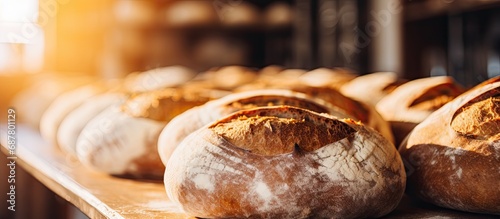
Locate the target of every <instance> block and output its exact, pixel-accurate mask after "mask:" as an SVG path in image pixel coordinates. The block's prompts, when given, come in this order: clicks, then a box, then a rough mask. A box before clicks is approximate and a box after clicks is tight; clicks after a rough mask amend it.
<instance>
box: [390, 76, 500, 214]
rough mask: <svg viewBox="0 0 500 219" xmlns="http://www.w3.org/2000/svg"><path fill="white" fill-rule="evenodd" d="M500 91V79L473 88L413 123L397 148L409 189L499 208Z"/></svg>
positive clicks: (472, 206)
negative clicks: (403, 161) (405, 138)
mask: <svg viewBox="0 0 500 219" xmlns="http://www.w3.org/2000/svg"><path fill="white" fill-rule="evenodd" d="M499 95H500V83H499V82H497V83H491V84H487V85H484V86H483V85H482V86H480V87H476V88H473V90H471V91H469V92H467V93H464V95H461V96H459V97H457V98H456V99H455V100H453V101H452V102H450V103H448V104H447V105H445V106H443V107H441V108H440V109H438V110H437V111H435V112H434V113H433V114H432V115H430V116H429V117H428V118H427V119H426V120H425V121H424V122H422V123H421V124H419V125H418V126H417V127H415V129H414V130H413V131H412V133H411V134H410V135H409V136H408V139H407V141H405V142H403V144H402V145H401V147H400V148H399V151H400V153H401V155H402V157H403V158H404V159H405V160H406V165H407V169H408V170H409V172H408V191H409V192H410V193H411V194H414V195H416V196H418V197H420V198H422V199H423V200H425V201H427V202H430V203H433V204H436V205H439V206H442V207H447V208H452V209H456V210H461V211H469V212H476V213H489V214H500V205H499V203H500V187H499V184H498V182H500V135H499V134H498V127H499V126H500V117H499V113H498V110H499V108H500V106H499V105H498V96H499ZM495 130H497V131H495ZM495 132H496V133H495Z"/></svg>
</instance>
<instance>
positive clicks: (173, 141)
mask: <svg viewBox="0 0 500 219" xmlns="http://www.w3.org/2000/svg"><path fill="white" fill-rule="evenodd" d="M279 105H287V106H295V107H301V108H305V109H309V110H312V111H315V112H319V113H329V114H332V115H335V116H337V117H340V118H348V117H349V116H348V114H346V113H344V111H343V110H342V109H340V108H337V107H334V106H332V105H330V104H328V103H326V102H324V101H322V100H320V99H315V98H312V97H310V96H308V95H305V94H302V93H298V92H293V91H288V90H256V91H247V92H241V93H235V94H230V95H227V96H225V97H223V98H220V99H217V100H213V101H210V102H208V103H206V104H204V105H202V106H199V107H195V108H193V109H190V110H187V111H186V112H184V113H182V114H180V115H179V116H177V117H176V118H174V119H173V120H172V121H171V122H169V123H168V124H167V126H165V128H164V129H163V131H162V133H161V134H160V137H159V139H158V151H159V153H160V157H161V159H162V161H163V163H164V164H166V163H167V162H168V159H169V158H170V156H171V155H172V152H173V151H174V150H175V148H176V147H177V145H179V143H180V142H181V141H182V140H183V139H184V138H185V137H186V136H188V135H189V134H191V133H192V132H194V131H196V130H197V129H199V128H201V127H203V126H205V125H207V124H209V123H212V122H214V121H216V120H218V119H220V118H223V117H225V116H227V115H229V114H231V113H234V112H237V111H240V110H244V109H251V108H255V107H259V106H279Z"/></svg>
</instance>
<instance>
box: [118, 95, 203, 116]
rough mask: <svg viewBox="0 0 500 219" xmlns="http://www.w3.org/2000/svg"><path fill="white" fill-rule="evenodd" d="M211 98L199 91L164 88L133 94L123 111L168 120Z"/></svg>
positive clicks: (131, 114)
mask: <svg viewBox="0 0 500 219" xmlns="http://www.w3.org/2000/svg"><path fill="white" fill-rule="evenodd" d="M208 100H210V97H208V96H205V95H204V94H203V93H200V92H199V91H192V90H189V89H183V88H164V89H161V90H155V91H150V92H144V93H137V94H132V95H131V97H130V98H128V100H127V101H126V102H125V103H124V104H123V105H122V110H123V112H125V113H127V114H129V115H130V116H133V117H137V118H147V119H152V120H156V121H161V122H168V121H170V120H171V119H173V118H174V117H176V116H177V115H179V114H181V113H183V112H184V111H186V110H188V109H190V108H193V107H195V106H199V105H202V104H204V103H205V102H207V101H208Z"/></svg>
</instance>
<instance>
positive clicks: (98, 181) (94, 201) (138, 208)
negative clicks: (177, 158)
mask: <svg viewBox="0 0 500 219" xmlns="http://www.w3.org/2000/svg"><path fill="white" fill-rule="evenodd" d="M4 127H5V125H2V128H4ZM0 136H1V137H2V139H1V140H2V141H1V142H2V147H1V148H2V152H4V153H5V154H8V150H7V148H6V147H5V145H6V144H5V137H6V136H7V135H6V133H5V131H4V130H2V131H1V133H0ZM17 139H18V143H17V148H16V156H17V159H16V164H19V165H21V167H23V168H24V169H25V170H26V171H27V172H28V173H30V174H31V175H33V176H34V177H35V178H36V179H38V180H39V181H40V182H41V183H43V184H44V185H45V186H46V187H47V188H49V189H50V190H52V191H54V192H55V193H56V194H58V195H59V196H61V197H62V198H64V199H65V200H67V201H68V202H70V203H72V204H73V205H75V206H76V207H77V208H79V209H80V210H81V211H82V212H83V213H85V214H86V215H88V216H89V217H90V218H174V219H175V218H190V217H188V216H186V215H185V214H183V213H180V212H181V211H180V209H178V208H176V207H175V206H174V204H173V203H172V202H170V201H169V200H168V198H167V195H166V193H165V189H164V186H163V182H144V181H137V180H130V179H122V178H117V177H113V176H108V175H105V174H101V173H98V172H95V171H92V170H89V169H87V168H85V167H84V166H82V164H80V163H79V162H78V161H76V160H75V159H74V158H71V157H67V156H65V155H64V154H62V152H61V151H60V150H59V149H57V148H56V147H54V146H52V145H49V144H48V143H46V142H45V141H44V140H43V139H42V138H41V136H40V134H39V133H37V132H35V131H33V130H31V129H29V128H26V127H22V126H18V127H17Z"/></svg>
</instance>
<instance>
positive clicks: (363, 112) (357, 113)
mask: <svg viewBox="0 0 500 219" xmlns="http://www.w3.org/2000/svg"><path fill="white" fill-rule="evenodd" d="M255 86H256V87H252V86H250V87H246V88H245V89H248V90H252V89H255V88H266V87H267V88H269V87H272V88H278V89H288V90H292V91H296V92H301V93H305V94H307V95H310V96H312V97H315V98H319V99H322V100H324V101H326V102H328V103H330V104H331V105H333V106H336V107H339V108H341V109H342V110H343V111H345V112H346V113H347V114H348V115H349V116H350V117H351V118H352V119H355V120H360V121H361V122H363V123H364V124H366V125H368V126H370V127H372V128H374V129H375V130H377V131H378V132H380V133H381V134H382V135H383V136H384V137H386V138H387V139H388V140H389V141H391V142H394V136H393V134H392V132H391V127H390V125H389V123H388V122H387V121H385V120H384V119H383V118H382V116H381V115H380V114H379V113H378V112H377V110H375V108H374V107H373V106H371V105H368V104H364V103H361V102H359V101H356V100H353V99H351V98H349V97H346V96H344V95H343V94H341V93H340V92H339V91H337V90H336V89H334V88H332V87H311V86H307V85H303V84H298V83H291V84H267V85H266V84H259V85H255Z"/></svg>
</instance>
